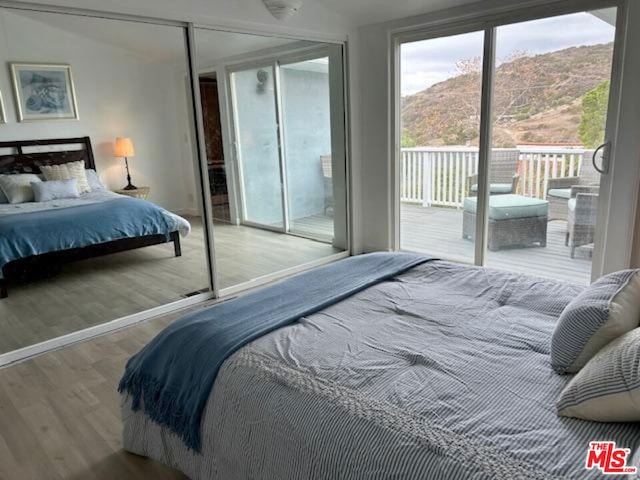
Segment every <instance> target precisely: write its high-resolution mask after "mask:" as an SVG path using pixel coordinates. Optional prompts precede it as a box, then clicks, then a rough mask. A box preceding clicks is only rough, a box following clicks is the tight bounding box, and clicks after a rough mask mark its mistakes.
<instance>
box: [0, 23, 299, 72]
mask: <svg viewBox="0 0 640 480" xmlns="http://www.w3.org/2000/svg"><path fill="white" fill-rule="evenodd" d="M12 14H13V15H20V16H23V17H26V18H28V19H30V20H32V21H36V22H39V23H43V24H45V25H47V26H49V27H52V28H55V29H58V30H62V31H65V32H67V33H71V34H75V35H79V36H82V37H86V38H90V39H92V40H95V41H97V42H99V43H105V44H108V45H111V46H114V47H117V48H121V49H124V50H126V51H127V52H129V53H130V54H131V55H134V56H137V57H139V58H141V59H145V60H147V61H152V62H184V61H185V42H184V35H183V32H182V29H180V28H177V27H167V26H160V25H151V24H141V23H133V22H126V21H119V20H105V19H100V18H91V17H80V16H74V15H59V14H51V13H41V12H31V11H19V12H17V11H15V13H12ZM291 43H292V41H291V40H289V39H282V38H275V37H264V36H260V35H247V34H242V33H230V32H220V31H213V30H199V29H197V30H196V53H197V60H198V63H199V64H201V65H206V66H210V65H212V64H214V63H215V62H216V61H217V60H219V59H222V58H229V57H237V56H241V55H246V54H248V53H251V52H256V51H260V50H264V49H270V48H275V47H280V46H283V45H288V44H291Z"/></svg>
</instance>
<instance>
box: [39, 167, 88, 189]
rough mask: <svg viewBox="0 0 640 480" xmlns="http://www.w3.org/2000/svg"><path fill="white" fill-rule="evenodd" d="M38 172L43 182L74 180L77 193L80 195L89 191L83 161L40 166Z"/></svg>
mask: <svg viewBox="0 0 640 480" xmlns="http://www.w3.org/2000/svg"><path fill="white" fill-rule="evenodd" d="M40 170H41V171H42V174H43V175H44V178H45V180H70V179H72V178H75V179H77V180H78V191H79V192H80V193H87V192H90V191H91V187H90V186H89V181H88V180H87V172H86V171H85V168H84V161H82V160H80V161H78V162H69V163H63V164H60V165H41V166H40Z"/></svg>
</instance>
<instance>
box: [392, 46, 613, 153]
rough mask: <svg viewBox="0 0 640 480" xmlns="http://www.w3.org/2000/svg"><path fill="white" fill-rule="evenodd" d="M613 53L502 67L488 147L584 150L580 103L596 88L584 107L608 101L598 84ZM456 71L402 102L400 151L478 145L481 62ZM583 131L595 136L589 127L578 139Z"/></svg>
mask: <svg viewBox="0 0 640 480" xmlns="http://www.w3.org/2000/svg"><path fill="white" fill-rule="evenodd" d="M612 51H613V44H612V43H609V44H604V45H593V46H585V47H574V48H568V49H565V50H559V51H556V52H551V53H546V54H542V55H535V56H526V55H521V56H519V57H518V58H515V59H513V60H511V61H506V62H504V63H502V64H501V65H500V66H499V67H498V68H497V70H496V73H495V76H494V77H495V87H494V112H493V113H494V118H495V123H494V128H493V131H494V146H496V147H511V146H515V145H516V144H521V143H551V144H555V143H561V144H579V143H582V142H581V135H580V134H579V131H580V127H579V126H580V122H581V119H582V118H583V109H584V108H585V107H583V97H585V95H586V94H587V93H589V92H591V91H592V90H594V89H596V87H598V86H600V90H599V91H596V92H595V93H592V95H591V96H590V97H588V98H587V101H586V102H585V103H586V104H587V106H586V108H587V109H589V108H590V107H589V105H595V106H592V107H591V108H595V107H598V105H597V100H598V99H601V98H602V96H603V93H605V94H606V92H603V91H602V90H603V88H606V87H607V85H604V86H603V85H602V84H603V82H605V81H607V80H609V77H610V72H611V58H612V53H613V52H612ZM459 71H460V74H459V75H458V76H455V77H453V78H450V79H448V80H445V81H443V82H440V83H437V84H435V85H433V86H431V87H429V88H427V89H426V90H423V91H421V92H418V93H416V94H414V95H409V96H406V97H403V99H402V121H403V143H404V146H418V145H420V146H424V145H433V146H438V145H472V144H477V142H478V138H477V137H478V130H479V112H480V90H481V73H480V62H479V61H478V60H466V61H464V62H461V63H460V65H459ZM592 97H597V98H595V100H594V98H592ZM605 99H606V96H605ZM600 103H602V102H600ZM605 103H606V102H605ZM598 115H599V114H598V112H595V113H593V115H592V117H593V116H595V117H594V118H598ZM600 116H602V115H600ZM593 122H594V120H593V118H592V120H591V123H593ZM587 130H589V131H593V126H592V125H591V126H587V127H585V126H583V127H582V131H583V135H582V138H584V131H587ZM592 135H593V133H592ZM595 135H596V136H597V132H596V133H595Z"/></svg>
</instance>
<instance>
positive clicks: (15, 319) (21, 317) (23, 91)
mask: <svg viewBox="0 0 640 480" xmlns="http://www.w3.org/2000/svg"><path fill="white" fill-rule="evenodd" d="M35 32H37V34H36V33H35ZM0 35H1V36H2V37H3V38H11V40H12V41H11V42H10V43H9V44H5V45H3V48H2V50H1V52H2V53H1V54H0V55H2V58H0V61H2V62H4V63H9V62H10V63H11V67H12V68H11V69H5V70H3V71H2V72H0V86H2V87H3V88H2V90H3V94H4V97H5V98H4V99H5V111H6V121H7V123H6V124H5V125H3V126H2V129H1V130H0V147H2V148H0V175H1V176H0V189H2V191H3V195H2V196H0V232H1V233H2V234H0V264H1V265H0V267H1V269H2V270H1V272H2V274H1V275H0V293H2V294H3V295H2V296H4V297H6V298H2V299H0V318H2V319H3V322H2V325H1V326H0V353H5V352H9V351H12V350H16V349H19V348H22V347H27V346H29V345H32V344H36V343H39V342H42V341H46V340H49V339H52V338H55V337H59V336H61V335H65V334H69V333H72V332H76V331H79V330H83V329H86V328H89V327H94V326H98V325H101V324H103V323H105V322H109V321H112V320H116V319H119V318H123V317H128V316H130V315H134V314H138V313H140V312H144V311H146V310H149V309H152V308H156V307H160V306H163V305H166V304H170V303H172V302H176V301H179V300H184V299H185V298H188V297H189V296H190V295H192V294H194V293H195V292H202V291H207V290H208V289H209V285H210V280H209V272H208V268H207V253H206V243H205V236H204V232H203V226H202V218H201V216H200V210H199V207H198V205H197V199H196V198H195V197H194V195H193V191H194V189H195V187H194V183H195V181H196V180H195V176H194V173H193V172H194V167H193V166H194V165H195V164H196V161H195V160H194V158H195V155H194V153H188V152H186V151H184V150H183V149H182V148H181V145H182V144H183V143H184V135H185V133H187V132H189V125H188V120H187V118H186V114H185V116H178V115H176V111H178V110H180V109H181V108H182V109H184V110H185V112H186V111H187V104H186V100H185V98H186V96H185V84H184V80H183V77H184V75H185V74H186V72H187V62H186V60H185V56H186V54H185V42H184V36H183V32H182V29H180V28H176V27H166V26H158V25H150V24H135V23H130V22H120V21H115V20H105V19H96V18H87V17H75V16H71V15H59V14H49V13H39V12H31V11H14V10H7V9H2V10H0ZM36 37H37V39H38V40H37V42H36V43H34V41H33V39H35V38H36ZM69 45H73V48H69ZM12 84H13V87H14V90H13V92H11V93H13V96H14V100H15V101H14V102H11V101H8V100H9V99H8V98H7V97H8V96H9V93H10V91H9V90H7V89H6V88H4V87H5V86H7V85H12ZM3 117H4V116H3ZM36 120H37V121H36ZM20 121H22V122H23V123H19V122H20ZM118 136H121V137H129V139H130V140H131V145H133V144H135V157H134V158H131V157H132V155H131V154H130V153H132V152H128V151H127V152H125V153H128V155H127V156H128V157H129V160H130V161H128V165H127V166H128V169H129V170H130V175H131V178H133V179H134V181H135V182H136V185H137V186H138V187H140V188H139V189H138V191H137V195H133V193H134V192H133V191H127V192H126V193H127V195H121V194H118V193H115V192H116V191H118V190H120V189H122V187H123V186H125V185H127V183H128V182H127V168H126V166H125V161H124V158H120V157H118V156H117V155H118V154H119V153H121V152H118V149H117V148H116V144H115V141H114V140H115V138H116V137H118ZM31 182H35V183H36V184H34V185H33V186H32V185H31ZM144 197H146V198H147V200H146V201H143V200H142V198H144ZM34 219H35V220H36V221H37V222H36V223H35V224H34V223H33V221H32V220H34ZM16 245H23V246H24V245H28V246H29V247H28V248H27V247H23V248H14V247H15V246H16Z"/></svg>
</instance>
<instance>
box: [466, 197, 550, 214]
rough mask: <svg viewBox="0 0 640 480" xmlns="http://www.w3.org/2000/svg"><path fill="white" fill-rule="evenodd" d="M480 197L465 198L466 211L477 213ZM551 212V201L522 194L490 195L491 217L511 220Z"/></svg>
mask: <svg viewBox="0 0 640 480" xmlns="http://www.w3.org/2000/svg"><path fill="white" fill-rule="evenodd" d="M477 208H478V199H477V198H476V197H468V198H465V199H464V211H465V212H471V213H476V209H477ZM548 214H549V202H547V201H546V200H538V199H537V198H530V197H523V196H522V195H494V196H492V197H489V219H491V220H509V219H513V218H532V217H546V216H547V215H548Z"/></svg>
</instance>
